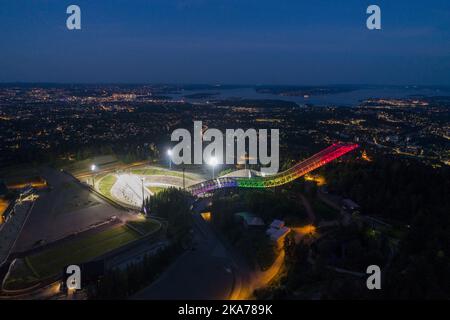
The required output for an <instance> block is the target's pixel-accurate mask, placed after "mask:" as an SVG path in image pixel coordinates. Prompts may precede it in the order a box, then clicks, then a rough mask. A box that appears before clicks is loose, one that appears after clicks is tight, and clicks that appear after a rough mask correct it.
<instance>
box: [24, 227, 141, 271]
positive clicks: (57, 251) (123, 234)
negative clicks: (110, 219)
mask: <svg viewBox="0 0 450 320" xmlns="http://www.w3.org/2000/svg"><path fill="white" fill-rule="evenodd" d="M138 238H140V235H139V234H138V233H137V232H135V231H133V230H131V229H130V228H127V227H126V226H120V227H114V228H111V229H108V230H104V231H101V232H99V233H96V234H92V235H89V236H86V237H81V238H78V239H74V240H72V241H69V242H64V243H61V244H60V245H58V246H56V247H53V248H50V249H48V250H45V251H42V252H38V253H36V254H34V255H31V256H28V257H26V259H27V260H28V262H29V265H30V267H31V268H32V269H33V270H34V271H35V272H36V273H37V275H38V276H39V277H40V278H46V277H50V276H53V275H56V274H58V273H59V272H61V269H62V268H63V267H64V266H65V265H70V264H79V263H82V262H87V261H89V260H92V259H93V258H95V257H98V256H101V255H103V254H105V253H107V252H109V251H111V250H114V249H116V248H119V247H120V246H123V245H125V244H127V243H129V242H131V241H134V240H137V239H138Z"/></svg>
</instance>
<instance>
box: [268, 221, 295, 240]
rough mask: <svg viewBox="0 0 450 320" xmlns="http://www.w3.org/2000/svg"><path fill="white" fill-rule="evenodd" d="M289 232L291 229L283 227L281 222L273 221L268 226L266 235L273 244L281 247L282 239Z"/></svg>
mask: <svg viewBox="0 0 450 320" xmlns="http://www.w3.org/2000/svg"><path fill="white" fill-rule="evenodd" d="M289 231H291V229H290V228H288V227H286V226H285V223H284V221H283V220H278V219H275V220H273V221H272V223H271V224H270V226H269V229H267V231H266V234H267V235H268V236H269V237H270V239H271V240H272V241H273V242H275V243H277V244H278V246H281V245H282V244H283V239H284V237H285V236H286V235H287V234H288V233H289Z"/></svg>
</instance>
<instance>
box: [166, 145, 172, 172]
mask: <svg viewBox="0 0 450 320" xmlns="http://www.w3.org/2000/svg"><path fill="white" fill-rule="evenodd" d="M172 154H173V153H172V149H169V150H167V155H168V156H169V169H170V170H172Z"/></svg>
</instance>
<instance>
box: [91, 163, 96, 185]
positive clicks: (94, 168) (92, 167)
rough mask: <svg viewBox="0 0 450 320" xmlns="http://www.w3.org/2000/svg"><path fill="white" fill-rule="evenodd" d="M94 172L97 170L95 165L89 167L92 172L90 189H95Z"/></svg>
mask: <svg viewBox="0 0 450 320" xmlns="http://www.w3.org/2000/svg"><path fill="white" fill-rule="evenodd" d="M95 170H97V166H96V165H95V164H92V165H91V171H92V187H94V188H95Z"/></svg>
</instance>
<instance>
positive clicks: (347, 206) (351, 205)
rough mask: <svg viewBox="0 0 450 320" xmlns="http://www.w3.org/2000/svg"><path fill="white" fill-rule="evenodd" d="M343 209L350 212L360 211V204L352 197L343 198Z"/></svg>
mask: <svg viewBox="0 0 450 320" xmlns="http://www.w3.org/2000/svg"><path fill="white" fill-rule="evenodd" d="M342 209H343V210H344V211H346V212H349V213H356V212H359V209H360V206H359V205H358V204H357V203H355V202H354V201H353V200H351V199H343V200H342Z"/></svg>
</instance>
